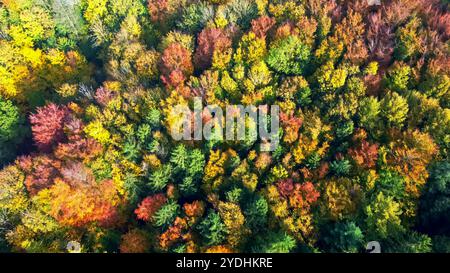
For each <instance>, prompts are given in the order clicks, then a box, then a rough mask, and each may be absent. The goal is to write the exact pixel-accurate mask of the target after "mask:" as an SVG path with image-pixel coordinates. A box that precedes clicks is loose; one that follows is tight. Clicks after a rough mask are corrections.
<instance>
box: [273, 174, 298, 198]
mask: <svg viewBox="0 0 450 273" xmlns="http://www.w3.org/2000/svg"><path fill="white" fill-rule="evenodd" d="M277 188H278V192H279V193H280V194H281V196H283V197H287V196H289V195H291V194H292V192H293V191H294V181H292V179H290V178H289V179H283V180H280V181H279V182H278V184H277Z"/></svg>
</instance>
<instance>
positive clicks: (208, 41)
mask: <svg viewBox="0 0 450 273" xmlns="http://www.w3.org/2000/svg"><path fill="white" fill-rule="evenodd" d="M197 43H198V47H197V51H196V52H195V56H194V62H195V65H196V66H197V67H198V68H200V69H206V68H208V67H209V66H210V65H211V62H212V58H213V54H214V51H216V50H217V51H224V50H225V49H226V48H228V47H230V46H231V39H230V38H229V37H228V36H227V35H226V33H225V32H224V31H223V30H221V29H217V28H205V29H203V30H202V32H200V34H199V35H198V38H197Z"/></svg>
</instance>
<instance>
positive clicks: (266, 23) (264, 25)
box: [251, 16, 275, 39]
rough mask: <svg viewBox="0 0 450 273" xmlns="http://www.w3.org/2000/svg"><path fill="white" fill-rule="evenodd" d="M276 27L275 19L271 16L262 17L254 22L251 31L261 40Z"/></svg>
mask: <svg viewBox="0 0 450 273" xmlns="http://www.w3.org/2000/svg"><path fill="white" fill-rule="evenodd" d="M274 25H275V19H273V18H271V17H269V16H261V17H259V18H257V19H254V20H253V21H252V29H251V31H252V32H253V33H255V34H256V36H258V37H260V38H264V39H265V38H266V35H267V32H268V31H269V30H270V29H271V28H272V27H273V26H274Z"/></svg>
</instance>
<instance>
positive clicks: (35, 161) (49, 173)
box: [18, 155, 61, 195]
mask: <svg viewBox="0 0 450 273" xmlns="http://www.w3.org/2000/svg"><path fill="white" fill-rule="evenodd" d="M18 164H19V167H20V168H21V169H22V171H23V172H24V174H25V175H26V178H25V186H26V188H27V190H28V192H29V193H30V194H31V195H35V194H37V193H38V192H39V191H41V190H43V189H47V188H50V187H51V186H52V185H53V183H54V180H55V178H57V177H58V176H59V171H58V170H59V169H60V168H61V162H60V161H58V160H55V159H52V158H50V157H49V156H47V155H41V156H36V157H31V156H24V157H20V158H19V160H18Z"/></svg>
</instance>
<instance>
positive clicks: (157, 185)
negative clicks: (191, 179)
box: [148, 165, 172, 191]
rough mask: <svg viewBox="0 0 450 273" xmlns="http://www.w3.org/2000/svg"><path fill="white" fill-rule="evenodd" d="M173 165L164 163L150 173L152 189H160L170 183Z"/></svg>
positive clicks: (149, 183)
mask: <svg viewBox="0 0 450 273" xmlns="http://www.w3.org/2000/svg"><path fill="white" fill-rule="evenodd" d="M171 174H172V167H171V166H170V165H164V166H162V167H160V168H159V169H157V170H156V171H155V172H153V173H152V174H151V175H150V178H149V182H148V185H149V186H150V189H151V190H152V191H160V190H162V189H164V188H165V187H166V185H167V183H169V180H170V177H171Z"/></svg>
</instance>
